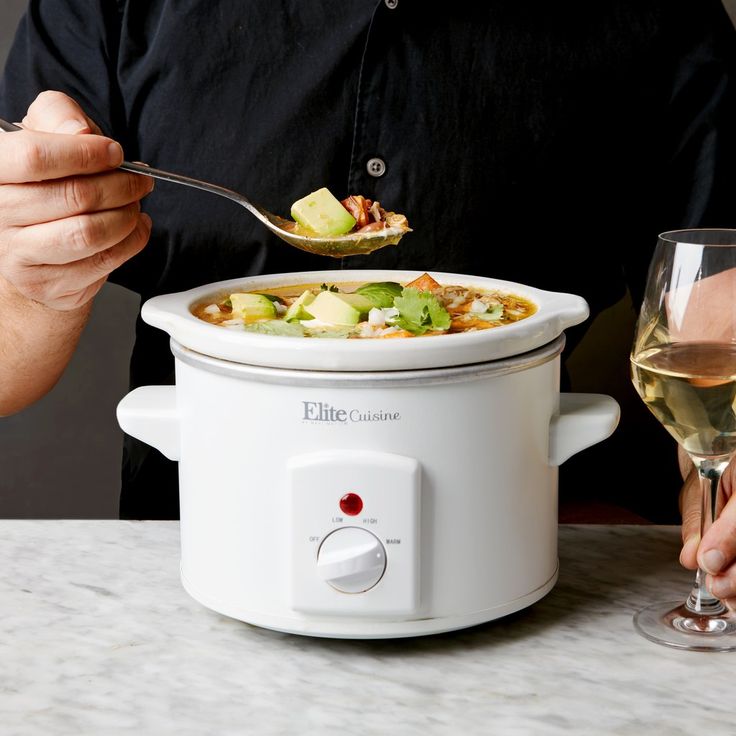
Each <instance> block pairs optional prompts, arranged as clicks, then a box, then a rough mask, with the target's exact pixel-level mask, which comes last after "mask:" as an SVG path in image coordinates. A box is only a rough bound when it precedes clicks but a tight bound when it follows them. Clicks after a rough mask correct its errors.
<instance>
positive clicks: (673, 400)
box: [631, 342, 736, 457]
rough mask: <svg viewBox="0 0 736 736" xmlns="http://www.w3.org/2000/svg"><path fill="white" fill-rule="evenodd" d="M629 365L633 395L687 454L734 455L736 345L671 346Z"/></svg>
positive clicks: (642, 355) (643, 354) (635, 358)
mask: <svg viewBox="0 0 736 736" xmlns="http://www.w3.org/2000/svg"><path fill="white" fill-rule="evenodd" d="M631 363H632V366H631V375H632V380H633V382H634V386H635V387H636V390H637V391H638V393H639V396H641V398H642V399H643V400H644V403H645V404H646V405H647V406H648V407H649V409H650V410H651V412H652V413H653V414H654V416H656V417H657V419H659V421H660V422H662V424H663V425H664V427H665V428H666V429H667V431H668V432H669V433H670V434H671V435H672V436H673V437H674V438H675V439H676V440H677V441H678V442H679V443H680V444H681V445H682V446H683V447H684V448H685V450H687V452H689V453H691V454H694V455H699V456H702V457H714V456H721V455H727V454H729V453H731V452H734V451H735V450H736V411H735V409H734V401H736V345H729V344H727V343H714V342H710V343H709V342H700V343H698V342H687V343H671V344H668V345H661V346H659V347H656V348H651V349H649V350H644V351H642V352H640V353H638V354H637V355H634V356H632V358H631Z"/></svg>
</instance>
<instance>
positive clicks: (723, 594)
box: [705, 565, 736, 600]
mask: <svg viewBox="0 0 736 736" xmlns="http://www.w3.org/2000/svg"><path fill="white" fill-rule="evenodd" d="M705 587H706V588H707V589H708V590H709V591H710V592H711V593H712V594H713V595H714V596H715V597H716V598H720V599H721V600H724V599H727V598H736V566H735V565H731V566H730V567H728V568H726V569H725V570H724V571H723V573H721V574H720V575H708V576H706V579H705Z"/></svg>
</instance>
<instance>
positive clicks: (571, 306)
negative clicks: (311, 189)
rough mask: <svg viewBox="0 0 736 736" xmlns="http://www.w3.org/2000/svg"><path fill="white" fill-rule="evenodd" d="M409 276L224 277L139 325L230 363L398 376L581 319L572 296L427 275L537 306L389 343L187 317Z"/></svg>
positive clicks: (488, 356) (487, 357)
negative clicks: (479, 324)
mask: <svg viewBox="0 0 736 736" xmlns="http://www.w3.org/2000/svg"><path fill="white" fill-rule="evenodd" d="M420 275H421V272H417V271H387V270H381V271H378V270H345V271H306V272H299V273H290V274H269V275H265V276H253V277H245V278H241V279H231V280H228V281H220V282H217V283H213V284H207V285H204V286H200V287H197V288H196V289H191V290H189V291H184V292H179V293H176V294H164V295H161V296H157V297H153V298H152V299H149V300H148V301H147V302H146V303H145V304H144V305H143V308H142V311H141V316H142V318H143V320H144V321H145V322H147V323H148V324H150V325H153V326H154V327H158V328H160V329H162V330H164V331H165V332H167V333H168V334H169V335H171V337H172V338H173V339H174V340H175V341H176V342H178V343H180V344H181V345H183V346H184V347H186V348H189V349H191V350H193V351H195V352H197V353H199V354H202V355H207V356H211V357H214V358H222V359H224V360H228V361H232V362H235V363H244V364H247V365H256V366H266V367H272V368H291V369H297V370H316V371H402V370H419V369H431V368H441V367H446V366H460V365H467V364H474V363H486V362H489V361H495V360H500V359H503V358H508V357H510V356H514V355H519V354H521V353H526V352H528V351H530V350H534V349H535V348H538V347H541V346H543V345H546V344H548V343H550V342H551V341H553V340H554V339H555V338H556V337H558V336H559V335H560V334H561V333H562V331H563V330H564V329H566V328H567V327H570V326H572V325H575V324H578V323H579V322H582V321H583V320H585V319H586V318H587V316H588V313H589V312H588V305H587V304H586V302H585V300H584V299H582V297H579V296H576V295H574V294H565V293H559V292H550V291H542V290H540V289H535V288H532V287H530V286H525V285H524V284H518V283H514V282H510V281H501V280H498V279H490V278H484V277H479V276H466V275H461V274H453V273H434V272H433V273H432V274H431V275H432V276H433V278H435V279H436V280H437V281H439V282H440V283H441V284H448V285H449V284H453V285H458V286H465V287H469V288H471V287H475V288H478V289H484V290H499V291H502V292H509V293H512V294H515V295H518V296H520V297H523V298H525V299H528V300H529V301H531V302H533V303H534V304H535V305H536V306H537V311H536V312H535V313H534V314H533V315H531V316H530V317H527V318H525V319H523V320H520V321H519V322H514V323H512V324H509V325H503V326H501V327H495V328H491V329H487V330H477V331H473V332H464V333H456V334H452V335H439V336H432V337H417V338H396V339H393V340H376V339H356V340H346V339H340V338H319V339H315V338H301V337H280V336H275V335H263V334H258V333H252V332H246V331H243V332H240V331H237V330H228V329H223V328H222V327H218V326H216V325H212V324H210V323H208V322H205V321H203V320H201V319H199V318H197V317H195V316H194V315H193V314H192V312H191V308H192V307H193V306H194V305H195V304H198V303H201V302H202V301H204V300H206V299H207V298H209V297H212V296H213V295H214V294H218V293H223V292H226V291H228V290H232V291H236V290H238V291H259V290H264V289H269V288H276V287H281V286H290V285H296V284H314V283H322V282H327V283H331V284H332V283H335V284H338V285H339V284H340V283H350V282H356V281H398V282H401V283H407V282H409V281H412V280H413V279H415V278H417V277H418V276H420Z"/></svg>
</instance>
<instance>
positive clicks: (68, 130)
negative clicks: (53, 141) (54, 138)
mask: <svg viewBox="0 0 736 736" xmlns="http://www.w3.org/2000/svg"><path fill="white" fill-rule="evenodd" d="M83 130H89V125H87V123H83V122H82V121H81V120H65V121H64V122H63V123H62V124H61V125H60V126H59V127H58V128H57V129H56V132H57V133H64V134H66V135H75V134H76V133H81V132H82V131H83Z"/></svg>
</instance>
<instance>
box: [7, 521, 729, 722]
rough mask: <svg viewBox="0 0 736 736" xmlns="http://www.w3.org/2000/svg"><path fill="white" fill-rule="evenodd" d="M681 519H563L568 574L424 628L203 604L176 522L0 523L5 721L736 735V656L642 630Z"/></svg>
mask: <svg viewBox="0 0 736 736" xmlns="http://www.w3.org/2000/svg"><path fill="white" fill-rule="evenodd" d="M678 550H679V545H678V530H677V529H675V528H674V527H625V526H624V527H600V526H598V527H596V526H570V527H562V528H561V530H560V562H561V574H560V580H559V583H558V584H557V587H556V588H555V589H554V590H553V591H552V592H551V593H550V594H549V595H548V596H547V597H546V598H545V599H543V600H542V601H540V602H539V603H537V604H536V605H534V606H532V607H531V608H529V609H527V610H526V611H523V612H521V613H518V614H515V615H513V616H510V617H508V618H506V619H503V620H500V621H496V622H492V623H490V624H485V625H483V626H479V627H476V628H473V629H467V630H465V631H460V632H455V633H452V634H443V635H438V636H433V637H427V638H421V639H403V640H388V641H339V640H332V639H309V638H304V637H297V636H292V635H288V634H279V633H274V632H270V631H266V630H261V629H256V628H253V627H250V626H248V625H246V624H243V623H240V622H238V621H234V620H230V619H226V618H224V617H222V616H220V615H218V614H215V613H212V612H210V611H208V610H207V609H205V608H203V607H202V606H200V605H199V604H198V603H196V602H195V601H193V600H192V599H190V598H189V597H188V596H187V594H186V593H185V592H184V590H183V589H182V588H181V586H180V584H179V579H178V525H177V524H176V523H173V522H122V521H0V607H1V608H0V611H1V614H0V734H2V736H26V735H28V736H30V735H33V736H35V735H36V734H44V735H52V736H63V735H65V734H74V735H75V736H80V735H87V734H89V735H90V736H92V735H94V736H98V735H100V736H102V735H105V736H107V735H108V734H110V735H113V734H140V735H143V736H146V735H148V734H152V735H156V736H159V735H164V734H178V735H180V736H189V735H190V734H191V735H195V734H196V735H197V736H200V735H201V734H217V735H218V736H219V735H225V736H227V735H230V734H253V735H258V736H270V735H271V734H299V735H302V734H304V735H311V734H320V735H322V736H331V735H332V734H335V735H337V734H340V735H341V736H344V735H345V734H349V735H352V734H361V735H362V734H401V735H403V734H406V735H407V736H408V735H414V734H418V735H421V736H426V735H427V734H448V735H449V734H453V736H455V735H456V734H460V735H464V734H514V735H517V734H519V735H522V734H532V735H534V736H536V735H537V734H541V735H546V734H567V735H569V734H585V735H586V736H588V735H591V734H631V735H635V736H641V735H643V734H667V736H676V735H678V734H687V735H688V736H692V735H693V734H709V735H711V736H712V735H713V734H734V733H736V695H735V693H736V654H700V653H691V652H680V651H675V650H670V649H667V648H664V647H659V646H657V645H655V644H651V643H649V642H648V641H646V640H644V639H642V638H640V637H639V636H638V635H637V634H636V633H635V632H634V630H633V628H632V625H631V613H632V611H633V610H634V609H635V608H636V607H637V606H638V605H639V604H640V603H641V602H643V601H650V600H653V599H654V598H655V597H656V598H659V597H670V596H672V597H674V598H679V597H680V596H681V595H682V596H684V595H685V593H686V591H687V590H688V588H689V584H690V579H691V578H690V574H689V573H687V572H686V571H683V570H681V569H680V568H679V566H678V564H677V554H678Z"/></svg>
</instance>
